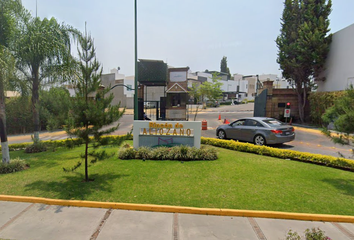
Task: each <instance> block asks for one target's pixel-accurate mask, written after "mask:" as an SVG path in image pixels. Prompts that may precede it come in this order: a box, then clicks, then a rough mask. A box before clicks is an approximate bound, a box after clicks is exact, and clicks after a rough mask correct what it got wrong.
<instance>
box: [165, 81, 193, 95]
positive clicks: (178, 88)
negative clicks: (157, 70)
mask: <svg viewBox="0 0 354 240" xmlns="http://www.w3.org/2000/svg"><path fill="white" fill-rule="evenodd" d="M166 93H188V91H187V90H186V89H184V88H183V87H182V86H181V85H179V84H178V83H175V84H173V85H172V87H170V88H169V89H167V91H166Z"/></svg>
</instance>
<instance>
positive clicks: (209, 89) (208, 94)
mask: <svg viewBox="0 0 354 240" xmlns="http://www.w3.org/2000/svg"><path fill="white" fill-rule="evenodd" d="M219 80H221V77H219V76H218V74H217V73H213V75H212V81H211V82H208V81H206V82H204V83H202V84H201V85H200V86H199V96H201V98H202V101H204V100H206V99H208V100H210V101H213V102H215V101H217V100H219V99H220V98H221V97H222V90H221V86H222V83H221V82H220V81H219Z"/></svg>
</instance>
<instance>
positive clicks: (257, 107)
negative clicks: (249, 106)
mask: <svg viewBox="0 0 354 240" xmlns="http://www.w3.org/2000/svg"><path fill="white" fill-rule="evenodd" d="M267 95H268V89H264V90H263V91H262V92H261V93H260V94H259V95H258V96H256V98H255V100H254V111H253V116H254V117H266V105H267Z"/></svg>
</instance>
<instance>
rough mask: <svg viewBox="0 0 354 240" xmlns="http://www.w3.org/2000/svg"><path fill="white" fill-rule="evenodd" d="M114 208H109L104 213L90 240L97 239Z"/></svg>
mask: <svg viewBox="0 0 354 240" xmlns="http://www.w3.org/2000/svg"><path fill="white" fill-rule="evenodd" d="M112 211H113V210H112V209H111V208H110V209H108V210H107V212H106V213H105V214H104V216H103V218H102V220H101V222H100V224H99V225H98V227H97V228H96V231H95V232H94V233H93V234H92V236H91V237H90V240H96V239H97V237H98V234H100V232H101V229H102V228H103V225H104V224H105V222H106V221H107V219H108V218H109V216H110V215H111V213H112Z"/></svg>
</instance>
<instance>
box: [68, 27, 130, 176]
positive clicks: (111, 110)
mask: <svg viewBox="0 0 354 240" xmlns="http://www.w3.org/2000/svg"><path fill="white" fill-rule="evenodd" d="M78 40H79V44H80V48H81V50H79V51H78V55H79V60H80V61H79V62H78V67H79V69H80V71H79V74H78V79H77V82H76V83H75V94H76V96H75V98H74V100H73V103H72V109H71V110H70V112H69V117H68V121H67V129H66V131H67V133H68V134H69V135H71V136H76V137H78V138H80V139H82V140H83V142H84V144H85V154H84V160H85V181H86V182H87V181H89V180H90V179H89V178H88V148H89V144H90V143H91V142H97V141H98V140H99V139H100V137H101V136H102V135H104V134H108V133H111V132H113V131H115V130H116V129H117V128H118V125H116V126H113V127H109V128H107V129H105V130H102V127H103V126H106V125H109V124H111V123H113V122H115V121H117V120H118V119H119V118H120V117H121V116H122V115H123V113H124V110H123V111H119V107H120V106H119V105H116V106H112V105H111V102H112V100H113V94H112V93H111V94H110V95H109V96H108V97H107V95H108V92H109V91H110V88H108V89H102V86H101V80H100V77H101V75H102V68H101V66H100V63H99V62H98V61H97V59H96V52H95V48H94V42H93V39H92V38H91V36H90V35H88V34H87V33H85V35H84V36H79V38H78ZM90 136H93V139H90Z"/></svg>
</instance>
